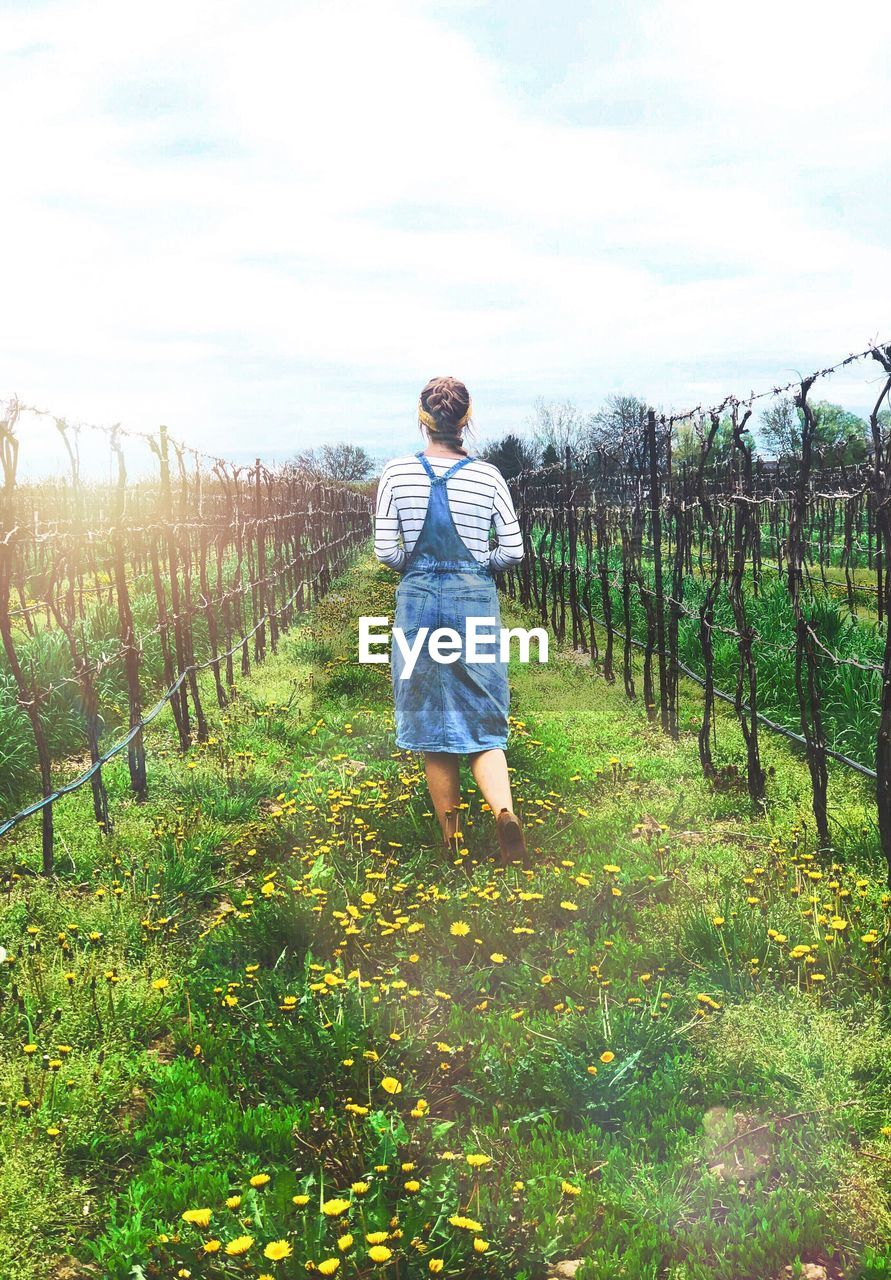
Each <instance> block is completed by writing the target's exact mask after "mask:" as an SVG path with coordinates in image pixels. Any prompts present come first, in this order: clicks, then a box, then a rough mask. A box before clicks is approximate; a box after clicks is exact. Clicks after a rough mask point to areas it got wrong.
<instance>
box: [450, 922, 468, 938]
mask: <svg viewBox="0 0 891 1280" xmlns="http://www.w3.org/2000/svg"><path fill="white" fill-rule="evenodd" d="M449 933H450V934H451V935H452V937H453V938H464V937H466V936H467V934H468V933H470V925H469V924H467V923H465V921H464V920H456V921H455V922H454V924H453V925H452V926H451V928H450V929H449Z"/></svg>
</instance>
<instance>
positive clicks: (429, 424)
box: [418, 400, 473, 435]
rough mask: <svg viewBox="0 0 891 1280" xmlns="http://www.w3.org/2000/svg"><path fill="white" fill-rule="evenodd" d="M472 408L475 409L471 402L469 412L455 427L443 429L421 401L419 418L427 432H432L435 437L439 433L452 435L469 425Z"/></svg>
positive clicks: (419, 403)
mask: <svg viewBox="0 0 891 1280" xmlns="http://www.w3.org/2000/svg"><path fill="white" fill-rule="evenodd" d="M472 408H473V402H472V401H471V402H469V403H468V405H467V411H466V412H465V413H464V414H463V415H462V416H461V417H460V418H459V419H458V421H457V422H456V423H455V425H454V427H441V426H440V425H439V423H438V422H437V421H436V419H435V418H434V416H433V414H432V413H428V412H427V410H426V409H425V408H424V406H423V405H422V404H421V402H420V400H419V401H418V417H419V418H420V420H421V422H423V424H424V426H425V427H426V428H427V430H428V431H432V432H433V434H434V435H436V434H437V433H444V434H446V435H450V434H451V433H452V432H453V431H460V430H461V428H462V427H464V426H466V425H467V421H468V419H469V417H470V413H471V410H472Z"/></svg>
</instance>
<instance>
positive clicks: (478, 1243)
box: [473, 1236, 489, 1253]
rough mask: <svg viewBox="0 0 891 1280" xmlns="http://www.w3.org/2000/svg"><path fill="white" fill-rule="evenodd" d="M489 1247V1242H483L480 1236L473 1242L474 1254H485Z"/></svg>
mask: <svg viewBox="0 0 891 1280" xmlns="http://www.w3.org/2000/svg"><path fill="white" fill-rule="evenodd" d="M488 1247H489V1242H488V1240H481V1239H480V1237H479V1236H477V1238H476V1239H475V1240H474V1242H473V1251H474V1253H485V1252H486V1250H487V1249H488Z"/></svg>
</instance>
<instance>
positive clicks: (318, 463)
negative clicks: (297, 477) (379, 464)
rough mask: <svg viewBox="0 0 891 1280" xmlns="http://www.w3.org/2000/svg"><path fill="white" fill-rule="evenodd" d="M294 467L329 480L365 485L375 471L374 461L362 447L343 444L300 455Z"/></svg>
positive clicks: (312, 450) (331, 445) (320, 447)
mask: <svg viewBox="0 0 891 1280" xmlns="http://www.w3.org/2000/svg"><path fill="white" fill-rule="evenodd" d="M294 465H295V466H297V467H299V468H300V469H301V470H302V471H311V472H312V473H313V474H314V475H319V476H324V477H325V478H326V479H327V480H339V481H341V482H342V483H343V484H364V483H365V481H366V480H367V479H368V478H369V476H370V475H371V473H372V471H373V470H374V459H373V458H372V457H371V455H370V454H369V453H368V452H367V451H366V450H365V449H363V448H362V447H361V445H358V444H347V443H346V442H341V443H340V444H323V445H320V446H319V448H318V449H307V450H305V452H303V453H298V454H297V457H296V458H294Z"/></svg>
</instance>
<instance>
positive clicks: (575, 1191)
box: [560, 1178, 582, 1196]
mask: <svg viewBox="0 0 891 1280" xmlns="http://www.w3.org/2000/svg"><path fill="white" fill-rule="evenodd" d="M560 1190H561V1191H562V1192H563V1194H564V1195H565V1196H578V1195H581V1191H582V1189H581V1187H576V1186H574V1185H573V1183H571V1182H567V1181H566V1179H565V1178H564V1179H563V1181H562V1182H561V1183H560Z"/></svg>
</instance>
